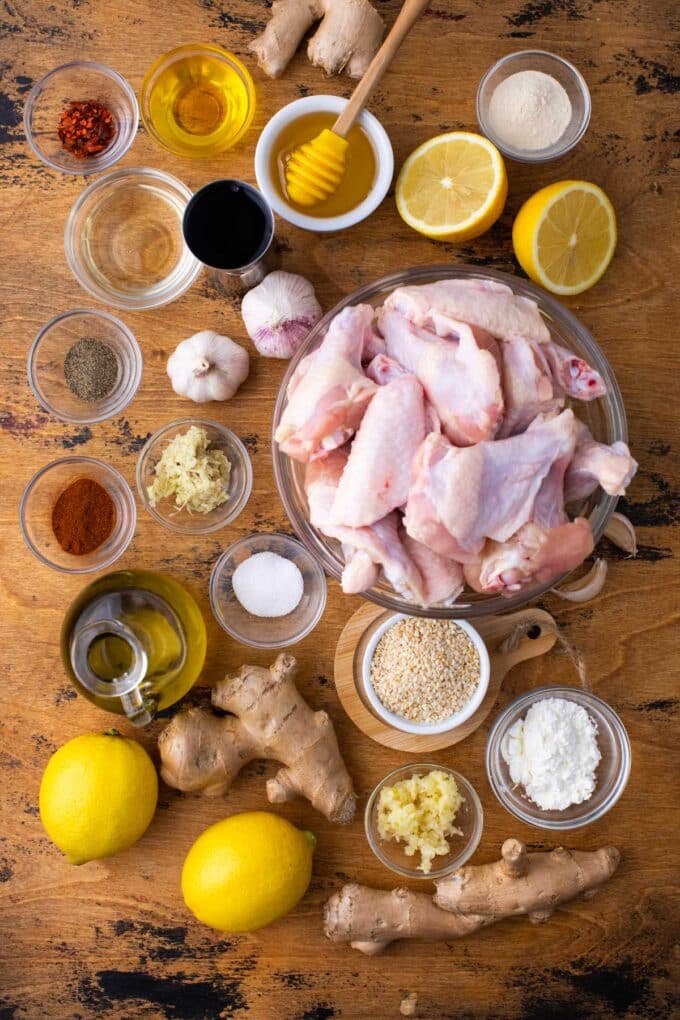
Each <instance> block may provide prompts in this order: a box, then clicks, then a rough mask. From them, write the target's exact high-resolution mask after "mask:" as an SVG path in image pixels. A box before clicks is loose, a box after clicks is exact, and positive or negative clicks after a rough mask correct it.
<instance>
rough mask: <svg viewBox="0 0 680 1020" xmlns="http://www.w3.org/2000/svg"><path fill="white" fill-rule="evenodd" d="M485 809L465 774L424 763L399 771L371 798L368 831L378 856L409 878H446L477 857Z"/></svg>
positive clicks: (365, 818) (367, 834)
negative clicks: (473, 856) (475, 853)
mask: <svg viewBox="0 0 680 1020" xmlns="http://www.w3.org/2000/svg"><path fill="white" fill-rule="evenodd" d="M483 827H484V811H483V809H482V805H481V802H480V800H479V797H478V796H477V793H476V792H475V789H474V787H473V786H472V785H471V784H470V783H469V782H468V780H467V779H466V778H465V776H462V775H461V774H460V773H459V772H454V770H453V769H449V768H446V766H444V765H437V764H435V763H434V762H423V763H419V764H416V765H405V766H403V767H402V768H398V769H395V770H394V771H393V772H390V773H389V774H388V775H387V776H385V778H384V779H382V780H381V781H380V782H379V783H378V785H377V786H376V787H375V789H374V790H373V793H372V794H371V796H370V797H369V799H368V803H367V805H366V811H365V813H364V828H365V830H366V838H367V840H368V843H369V846H370V848H371V850H372V851H373V853H374V854H375V856H376V857H377V858H378V860H380V861H381V862H382V863H383V864H384V865H385V866H386V867H388V868H389V869H390V870H391V871H394V872H395V873H396V874H397V875H402V876H403V877H405V878H427V879H429V880H430V881H432V880H434V879H439V878H443V877H444V876H445V875H449V874H451V872H452V871H456V870H457V869H458V868H461V867H462V866H463V865H464V864H465V863H466V861H468V860H469V859H470V857H472V855H473V853H474V852H475V850H476V849H477V846H478V845H479V841H480V839H481V838H482V829H483Z"/></svg>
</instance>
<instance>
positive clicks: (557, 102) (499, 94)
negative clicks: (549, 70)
mask: <svg viewBox="0 0 680 1020" xmlns="http://www.w3.org/2000/svg"><path fill="white" fill-rule="evenodd" d="M487 120H488V123H489V127H490V128H491V130H492V132H493V134H494V135H495V136H496V137H497V138H498V139H499V140H500V141H501V142H502V143H503V144H504V145H508V146H511V147H512V148H513V149H524V150H525V151H528V152H529V151H530V152H533V151H536V150H538V149H547V148H548V147H549V146H551V145H554V144H555V142H556V141H557V140H558V139H559V138H561V137H562V135H563V134H564V132H565V131H566V130H567V127H568V126H569V121H570V120H571V101H570V99H569V96H568V95H567V93H566V91H565V89H564V88H563V87H562V85H560V83H559V82H558V81H557V80H556V79H555V78H553V77H552V75H550V74H544V72H543V71H518V72H517V73H516V74H511V75H510V76H509V77H508V78H506V79H505V80H504V81H502V82H501V83H500V84H499V85H497V86H496V88H495V89H494V91H493V94H492V96H491V99H490V101H489V112H488V114H487Z"/></svg>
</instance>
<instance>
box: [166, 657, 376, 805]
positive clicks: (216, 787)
mask: <svg viewBox="0 0 680 1020" xmlns="http://www.w3.org/2000/svg"><path fill="white" fill-rule="evenodd" d="M296 671H297V663H296V661H295V659H294V658H293V656H292V655H287V654H285V653H284V654H282V655H279V657H278V658H277V660H276V662H275V663H274V664H273V666H271V667H270V668H269V669H266V668H263V667H261V666H242V667H241V670H240V672H239V673H238V674H237V675H236V676H234V677H226V678H225V679H224V680H222V681H221V682H220V683H218V684H217V685H216V687H215V688H214V689H213V692H212V703H213V705H215V707H216V708H220V709H222V710H224V711H226V712H231V713H232V715H231V716H228V717H226V718H221V717H218V716H215V715H213V714H212V713H210V712H207V711H204V710H203V709H199V708H191V709H189V710H188V711H182V712H179V713H178V714H177V715H176V716H175V717H174V719H173V720H172V722H171V723H170V724H169V725H168V726H167V727H166V728H165V730H163V732H162V733H161V735H160V737H159V740H158V746H159V749H160V754H161V775H162V777H163V779H164V780H165V782H166V783H168V785H169V786H173V787H175V788H176V789H178V790H184V791H190V792H203V793H204V794H206V795H207V796H222V795H224V794H225V793H226V792H227V790H228V789H229V787H230V786H231V784H232V782H233V780H234V779H235V778H236V776H237V775H238V773H239V771H240V770H241V769H242V768H243V766H244V765H246V764H247V763H248V762H249V761H252V760H253V759H254V758H271V759H273V760H275V761H279V762H282V763H283V764H284V766H285V768H282V769H280V770H279V772H278V773H277V774H276V776H274V778H273V779H270V780H269V781H268V782H267V796H268V798H269V801H270V802H271V803H272V804H281V803H283V802H284V801H287V800H292V799H294V798H296V797H305V798H306V799H307V800H309V801H310V802H311V804H312V805H313V806H314V807H315V808H316V810H317V811H320V812H321V813H322V814H324V815H325V816H326V817H327V818H328V819H329V820H330V821H332V822H340V823H342V824H345V823H347V822H350V821H351V820H352V818H353V816H354V809H355V803H356V797H355V794H354V790H353V787H352V780H351V779H350V777H349V774H348V772H347V769H346V768H345V763H344V762H343V760H342V757H341V755H340V751H339V748H338V742H337V739H336V736H335V731H334V730H333V724H332V723H331V720H330V719H329V717H328V716H327V715H326V713H325V712H313V711H312V709H311V708H310V707H309V705H308V704H307V702H306V701H305V700H304V699H303V698H302V696H301V695H300V693H299V692H298V690H297V688H296V687H295V684H294V682H293V677H294V676H295V673H296ZM234 716H236V717H237V718H234Z"/></svg>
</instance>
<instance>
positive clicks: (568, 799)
mask: <svg viewBox="0 0 680 1020" xmlns="http://www.w3.org/2000/svg"><path fill="white" fill-rule="evenodd" d="M501 754H502V755H503V758H504V759H505V762H506V763H507V765H508V768H509V769H510V776H511V778H512V781H513V783H517V784H521V785H522V786H523V787H524V790H525V792H526V795H527V797H529V799H530V800H533V802H534V803H535V804H538V806H539V807H540V808H541V810H543V811H563V810H564V809H565V808H568V807H570V806H571V805H572V804H581V803H582V802H583V801H584V800H588V798H589V797H591V796H592V794H593V790H594V789H595V770H596V769H597V765H598V762H599V761H600V758H601V757H602V755H601V754H600V749H599V747H598V746H597V725H596V724H595V722H594V721H593V720H592V719H591V718H590V716H589V715H588V713H587V712H586V710H585V709H584V708H582V707H581V706H580V705H577V704H576V702H574V701H568V700H567V699H566V698H544V699H543V700H542V701H537V702H536V703H535V704H534V705H532V706H531V708H530V709H529V711H528V712H527V714H526V716H525V718H524V719H519V720H518V721H517V722H516V723H515V724H514V726H512V727H511V728H510V729H509V730H508V733H507V735H506V737H505V739H504V740H503V743H502V745H501Z"/></svg>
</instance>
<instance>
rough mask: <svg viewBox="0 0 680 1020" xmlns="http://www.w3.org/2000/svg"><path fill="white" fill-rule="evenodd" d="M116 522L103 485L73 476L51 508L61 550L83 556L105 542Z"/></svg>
mask: <svg viewBox="0 0 680 1020" xmlns="http://www.w3.org/2000/svg"><path fill="white" fill-rule="evenodd" d="M115 523H116V508H115V507H114V505H113V500H112V499H111V497H110V496H109V494H108V492H107V491H106V489H105V488H104V486H103V485H100V484H99V482H95V481H94V479H92V478H77V479H76V480H75V482H71V484H70V485H69V486H68V487H67V488H66V489H64V491H63V492H62V493H61V494H60V495H59V497H58V498H57V501H56V503H55V504H54V507H53V508H52V530H53V531H54V534H55V536H56V538H57V541H58V542H59V545H60V546H61V547H62V549H63V550H64V552H67V553H71V554H72V555H73V556H84V555H85V554H86V553H91V552H94V550H95V549H98V548H99V546H100V545H101V544H102V542H105V541H106V539H107V538H108V537H109V535H110V534H111V532H112V531H113V526H114V524H115Z"/></svg>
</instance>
